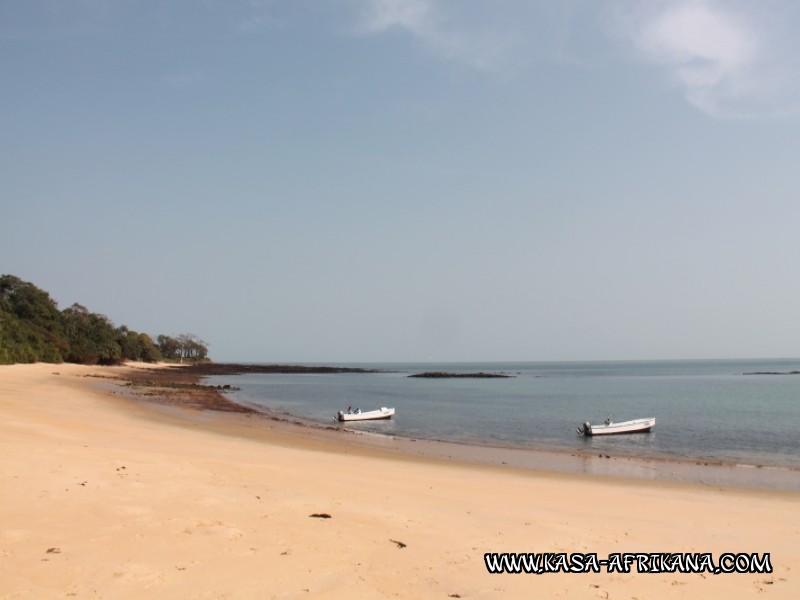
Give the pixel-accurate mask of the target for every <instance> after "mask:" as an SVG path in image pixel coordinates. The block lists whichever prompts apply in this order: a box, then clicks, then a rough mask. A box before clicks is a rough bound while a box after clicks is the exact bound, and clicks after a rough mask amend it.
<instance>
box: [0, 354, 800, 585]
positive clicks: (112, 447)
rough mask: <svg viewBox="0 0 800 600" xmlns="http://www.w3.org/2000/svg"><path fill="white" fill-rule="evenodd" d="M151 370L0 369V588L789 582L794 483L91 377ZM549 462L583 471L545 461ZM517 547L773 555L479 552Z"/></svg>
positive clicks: (798, 517) (799, 504)
mask: <svg viewBox="0 0 800 600" xmlns="http://www.w3.org/2000/svg"><path fill="white" fill-rule="evenodd" d="M87 375H99V377H87ZM173 375H174V374H171V375H170V377H173ZM150 376H151V373H150V372H149V371H146V370H144V369H142V368H137V367H136V366H131V367H127V368H96V367H95V368H93V367H82V366H74V365H18V366H11V367H0V407H2V414H3V419H2V422H0V478H1V479H0V481H2V490H3V493H2V500H0V597H4V598H5V597H14V598H56V597H58V598H63V597H77V598H80V597H106V598H134V597H142V596H143V595H145V596H146V597H155V598H173V597H183V598H205V597H230V598H263V597H277V598H294V597H314V598H318V597H321V598H389V597H392V598H448V597H453V598H455V597H461V598H496V597H509V598H521V597H559V596H563V597H574V598H606V597H625V598H630V597H638V598H669V597H677V596H681V597H697V598H700V597H704V598H707V597H722V596H725V597H732V598H745V597H754V596H759V597H773V598H790V597H791V598H794V597H797V595H798V593H800V576H799V575H798V572H800V494H798V493H796V492H791V491H777V490H765V489H750V490H748V489H742V488H737V487H728V486H724V487H723V486H721V485H719V484H718V483H715V482H714V481H711V480H710V479H709V478H708V476H706V480H705V482H704V483H703V484H692V483H685V482H670V481H663V479H664V478H663V477H648V476H647V475H645V474H643V473H629V474H626V473H625V470H626V468H627V467H625V468H623V467H621V466H620V465H623V464H625V463H626V462H629V461H628V460H627V459H621V458H609V459H606V458H605V457H587V456H572V455H569V454H558V453H550V454H551V455H547V454H548V453H543V455H547V456H545V458H543V459H541V460H544V461H545V464H543V465H538V464H533V465H531V464H521V463H520V464H518V463H517V462H515V460H516V459H513V458H512V459H509V457H511V456H513V454H514V453H513V452H512V453H511V454H509V452H508V449H488V450H487V449H479V450H476V449H474V448H471V447H468V446H463V447H462V446H459V445H457V444H441V443H437V442H422V441H413V440H398V439H394V438H382V437H380V436H365V435H359V434H357V433H349V432H343V431H341V430H340V429H339V428H338V426H336V425H332V426H331V427H330V428H328V427H324V426H323V427H319V426H318V427H308V426H305V424H302V423H299V422H295V421H296V420H294V419H282V418H279V417H276V418H269V417H264V416H262V415H258V414H254V413H251V412H241V411H239V410H237V409H235V408H234V407H231V406H227V408H226V407H225V405H224V398H223V399H222V401H220V399H219V398H220V395H219V394H218V393H212V390H207V389H202V388H200V389H193V388H190V387H186V388H180V387H178V388H168V387H165V388H161V387H154V386H141V387H135V388H130V387H124V386H121V385H120V384H119V382H115V380H113V379H109V377H114V378H118V377H126V378H136V377H139V378H144V379H147V378H149V377H150ZM196 381H197V380H196V378H195V379H194V380H192V378H191V377H189V379H187V380H186V381H185V382H184V383H186V384H187V385H192V384H193V383H196ZM204 395H205V396H206V398H205V399H199V397H201V396H204ZM218 402H222V404H216V403H218ZM494 450H496V451H497V456H494V455H492V452H493V451H494ZM533 454H537V453H533ZM525 456H526V460H529V457H528V454H526V455H525ZM519 460H520V461H522V459H519ZM537 460H540V459H537ZM558 460H563V461H565V462H566V463H574V462H575V461H577V462H578V463H582V464H583V466H582V467H580V468H578V469H577V470H578V471H581V473H576V472H571V471H574V470H575V469H574V468H573V466H574V465H571V464H570V465H567V467H566V468H564V469H563V470H564V471H566V472H562V473H556V472H552V467H553V465H554V464H555V462H557V461H558ZM554 461H555V462H554ZM504 463H505V464H504ZM607 465H608V466H607ZM612 465H613V467H612ZM556 466H557V465H556ZM697 467H698V468H700V467H703V466H702V465H697ZM642 468H644V467H642V466H641V464H640V463H636V466H635V468H634V470H637V471H640V470H641V469H642ZM672 468H673V466H672V465H670V466H669V467H668V469H672ZM542 469H550V471H545V470H542ZM609 469H611V470H612V471H614V472H613V473H608V472H607V471H608V470H609ZM700 470H702V469H700ZM753 471H755V470H753ZM758 471H762V470H761V469H759V470H758ZM583 473H588V474H589V475H587V474H583ZM609 475H613V476H609ZM625 475H634V476H635V477H636V478H628V477H625ZM739 475H740V474H737V477H738V476H739ZM643 477H644V478H643ZM680 478H681V477H678V479H680ZM312 515H316V516H312ZM328 517H329V518H328ZM532 551H536V552H556V553H558V552H566V553H571V552H584V553H588V552H595V553H597V554H598V555H599V556H600V557H603V556H605V555H608V554H609V553H614V552H709V553H712V555H714V556H715V557H716V556H719V555H720V554H722V553H724V552H747V553H752V552H758V553H764V552H769V553H770V557H771V564H772V566H773V569H774V571H773V573H767V574H765V573H762V574H732V575H724V574H722V575H712V574H708V573H703V574H681V573H648V574H642V573H636V572H632V573H608V572H605V571H603V572H601V573H586V574H568V573H558V574H542V575H509V574H503V575H497V574H495V575H492V574H489V573H488V572H487V570H486V567H485V564H484V553H486V552H532Z"/></svg>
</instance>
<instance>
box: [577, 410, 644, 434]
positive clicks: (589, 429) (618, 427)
mask: <svg viewBox="0 0 800 600" xmlns="http://www.w3.org/2000/svg"><path fill="white" fill-rule="evenodd" d="M655 426H656V419H655V417H651V418H649V419H634V420H633V421H621V422H619V423H614V421H612V420H611V416H610V415H609V417H608V418H607V419H606V422H605V423H603V424H602V425H592V424H591V423H589V422H588V421H587V422H586V423H584V424H583V426H582V427H579V428H578V429H576V431H577V432H578V433H579V434H580V435H586V436H590V435H616V434H618V433H646V432H648V431H650V430H651V429H653V427H655Z"/></svg>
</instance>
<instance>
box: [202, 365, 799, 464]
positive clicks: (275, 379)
mask: <svg viewBox="0 0 800 600" xmlns="http://www.w3.org/2000/svg"><path fill="white" fill-rule="evenodd" d="M336 366H348V367H363V368H369V369H380V370H381V371H382V372H379V373H369V374H335V375H316V374H315V375H281V374H248V375H241V376H237V377H229V376H228V377H211V378H209V381H208V383H211V384H214V385H216V384H221V383H229V384H233V385H237V386H239V387H240V388H241V391H238V392H235V393H234V394H233V395H232V398H233V399H235V400H237V401H240V402H245V403H250V404H255V405H259V406H263V407H267V408H270V409H272V410H276V411H279V412H284V413H288V414H291V415H296V416H298V417H303V418H306V419H310V420H313V421H318V422H320V423H331V424H332V423H333V416H334V415H335V414H336V412H337V411H338V410H346V409H347V407H348V406H349V405H352V406H353V407H354V408H355V407H359V408H361V409H362V410H371V409H374V408H378V407H380V406H389V407H394V408H395V409H396V410H397V412H396V415H395V417H394V418H393V419H392V420H390V421H373V422H361V423H357V424H352V423H350V424H348V425H347V427H349V428H352V429H359V430H363V431H370V432H375V433H383V434H389V435H394V436H401V437H409V438H420V439H432V440H446V441H454V442H464V443H469V444H476V445H488V446H505V447H512V448H536V449H547V448H550V449H553V448H555V449H561V450H564V449H577V450H589V451H599V452H614V453H615V454H625V455H632V456H646V457H666V458H675V459H690V460H715V461H724V462H733V463H741V464H753V465H768V466H778V467H792V468H800V375H754V374H750V373H754V372H780V373H786V372H790V371H800V359H786V360H693V361H653V362H563V363H483V364H478V363H459V364H432V363H424V364H347V365H336ZM425 371H450V372H469V373H473V372H479V371H484V372H492V373H505V374H508V375H511V376H512V377H510V378H507V379H506V378H503V379H418V378H409V377H408V376H409V375H410V374H412V373H421V372H425ZM609 414H613V417H614V420H615V421H626V420H629V419H637V418H642V417H656V419H657V425H656V428H655V429H654V431H653V432H652V433H650V434H637V435H627V436H611V437H600V438H597V437H594V438H584V437H581V436H578V435H577V434H576V432H575V429H576V428H577V427H578V426H580V425H581V424H582V423H583V422H584V421H590V422H592V423H600V422H602V421H603V420H605V418H606V417H607V416H608V415H609Z"/></svg>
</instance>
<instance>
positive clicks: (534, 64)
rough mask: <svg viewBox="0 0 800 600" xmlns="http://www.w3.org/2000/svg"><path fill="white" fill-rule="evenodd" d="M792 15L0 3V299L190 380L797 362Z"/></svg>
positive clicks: (764, 1) (796, 40)
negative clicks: (653, 362)
mask: <svg viewBox="0 0 800 600" xmlns="http://www.w3.org/2000/svg"><path fill="white" fill-rule="evenodd" d="M798 30H800V3H797V2H794V1H793V0H786V1H777V0H749V1H737V0H726V1H724V2H723V1H715V0H706V1H693V0H681V1H678V0H665V1H646V2H623V1H611V0H608V1H598V0H585V1H580V0H575V1H572V2H569V1H565V2H550V1H541V2H532V1H523V0H516V1H515V0H495V1H478V0H330V1H320V0H313V1H312V0H261V1H259V0H249V1H244V0H241V1H236V0H203V1H201V0H171V1H141V2H131V1H128V0H74V1H68V0H65V1H63V2H53V1H48V0H24V1H23V0H9V1H5V2H2V3H0V91H1V93H0V140H2V143H0V273H10V274H14V275H17V276H19V277H21V278H22V279H25V280H28V281H32V282H33V283H35V284H36V285H38V286H40V287H42V288H43V289H45V290H47V291H49V292H50V293H51V295H52V296H53V298H54V299H55V300H56V301H57V302H58V303H59V306H60V307H61V308H66V307H67V306H69V305H71V304H72V303H73V302H80V303H82V304H84V305H85V306H87V307H88V308H89V309H90V310H92V311H94V312H101V313H104V314H106V315H108V316H109V317H110V318H111V319H112V320H113V321H114V322H115V323H116V324H118V325H122V324H125V325H128V326H129V327H131V328H132V329H135V330H137V331H144V332H148V333H151V334H153V335H155V334H158V333H168V334H180V333H184V332H190V333H193V334H196V335H198V336H199V337H201V338H203V339H204V340H206V341H207V342H208V343H209V345H210V351H211V355H212V357H213V358H214V359H216V360H217V361H236V360H242V361H291V362H295V361H308V362H310V361H323V362H334V361H390V360H399V361H416V360H428V359H432V360H440V361H444V360H476V361H482V360H584V359H588V360H592V359H651V358H729V357H783V356H791V357H797V356H800V318H798V307H800V197H799V196H798V192H800V37H798V36H797V34H796V32H797V31H798Z"/></svg>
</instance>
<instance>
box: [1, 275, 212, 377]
mask: <svg viewBox="0 0 800 600" xmlns="http://www.w3.org/2000/svg"><path fill="white" fill-rule="evenodd" d="M207 359H208V347H207V345H206V343H205V342H203V341H202V340H200V339H199V338H197V337H196V336H194V335H192V334H182V335H179V336H177V337H170V336H168V335H163V334H161V335H159V336H158V337H157V338H156V340H155V341H154V340H153V338H151V337H150V336H149V335H147V334H146V333H139V332H136V331H133V330H132V329H129V328H128V327H126V326H125V325H123V326H121V327H116V326H115V325H114V324H113V323H112V322H111V321H110V320H109V319H108V317H106V316H105V315H101V314H97V313H92V312H89V310H88V309H87V308H86V307H85V306H82V305H80V304H73V305H72V306H70V307H69V308H65V309H64V310H59V309H58V305H57V304H56V302H55V301H54V300H53V299H52V298H50V294H48V293H47V292H45V291H44V290H41V289H39V288H38V287H36V286H35V285H33V284H32V283H29V282H27V281H22V280H21V279H20V278H19V277H15V276H14V275H2V276H0V364H14V363H31V362H50V363H59V362H71V363H81V364H100V365H113V364H118V363H121V362H123V361H126V360H136V361H144V362H156V361H161V360H168V361H182V360H191V361H203V360H207Z"/></svg>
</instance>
